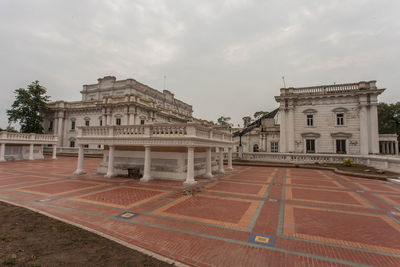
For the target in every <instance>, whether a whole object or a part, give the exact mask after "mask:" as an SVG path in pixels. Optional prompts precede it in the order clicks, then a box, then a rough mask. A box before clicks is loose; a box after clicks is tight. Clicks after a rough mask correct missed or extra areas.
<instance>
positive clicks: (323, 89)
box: [281, 81, 376, 95]
mask: <svg viewBox="0 0 400 267" xmlns="http://www.w3.org/2000/svg"><path fill="white" fill-rule="evenodd" d="M375 84H376V81H369V82H359V83H347V84H333V85H323V86H312V87H299V88H293V87H289V88H282V89H281V95H289V94H335V93H343V92H350V91H358V90H368V89H376V85H375Z"/></svg>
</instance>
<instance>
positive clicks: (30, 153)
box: [29, 144, 33, 160]
mask: <svg viewBox="0 0 400 267" xmlns="http://www.w3.org/2000/svg"><path fill="white" fill-rule="evenodd" d="M29 160H33V144H30V145H29Z"/></svg>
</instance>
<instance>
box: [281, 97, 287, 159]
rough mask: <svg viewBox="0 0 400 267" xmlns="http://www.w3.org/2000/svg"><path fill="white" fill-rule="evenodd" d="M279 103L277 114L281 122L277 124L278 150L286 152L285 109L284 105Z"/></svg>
mask: <svg viewBox="0 0 400 267" xmlns="http://www.w3.org/2000/svg"><path fill="white" fill-rule="evenodd" d="M282 104H283V105H284V103H281V108H280V109H279V116H280V121H281V124H280V126H279V130H280V131H279V152H281V153H285V152H287V150H286V110H285V108H284V107H282Z"/></svg>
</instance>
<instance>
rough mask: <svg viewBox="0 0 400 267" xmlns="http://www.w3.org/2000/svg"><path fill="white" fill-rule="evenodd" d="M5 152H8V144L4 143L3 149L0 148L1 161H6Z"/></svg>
mask: <svg viewBox="0 0 400 267" xmlns="http://www.w3.org/2000/svg"><path fill="white" fill-rule="evenodd" d="M5 154H6V144H5V143H2V144H1V150H0V161H6V158H5V157H4V156H5Z"/></svg>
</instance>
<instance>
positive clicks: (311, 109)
mask: <svg viewBox="0 0 400 267" xmlns="http://www.w3.org/2000/svg"><path fill="white" fill-rule="evenodd" d="M317 112H318V110H316V109H313V108H308V109H305V110H303V113H317Z"/></svg>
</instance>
